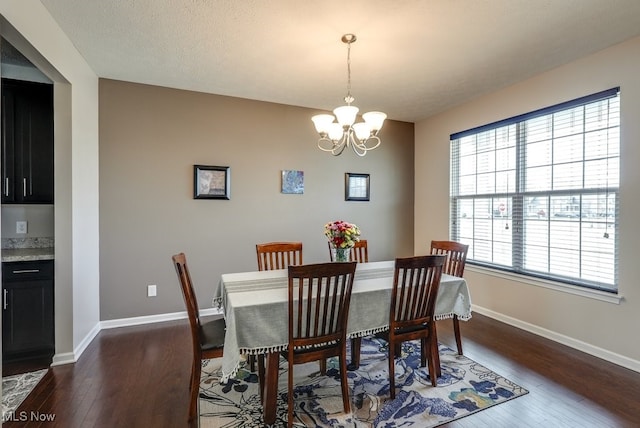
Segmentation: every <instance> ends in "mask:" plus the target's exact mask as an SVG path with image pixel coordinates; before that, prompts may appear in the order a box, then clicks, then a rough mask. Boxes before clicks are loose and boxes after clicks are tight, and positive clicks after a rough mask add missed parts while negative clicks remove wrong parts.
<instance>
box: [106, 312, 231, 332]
mask: <svg viewBox="0 0 640 428" xmlns="http://www.w3.org/2000/svg"><path fill="white" fill-rule="evenodd" d="M220 314H222V311H221V310H220V309H217V308H207V309H200V316H203V317H206V316H209V315H220ZM186 318H187V311H182V312H171V313H168V314H159V315H146V316H141V317H132V318H120V319H115V320H108V321H102V322H100V328H103V329H109V328H118V327H129V326H134V325H142V324H152V323H156V322H165V321H174V320H180V319H186Z"/></svg>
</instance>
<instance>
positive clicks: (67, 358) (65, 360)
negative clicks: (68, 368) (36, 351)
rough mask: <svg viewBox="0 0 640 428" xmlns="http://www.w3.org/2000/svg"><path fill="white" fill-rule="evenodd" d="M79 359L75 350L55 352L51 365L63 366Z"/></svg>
mask: <svg viewBox="0 0 640 428" xmlns="http://www.w3.org/2000/svg"><path fill="white" fill-rule="evenodd" d="M76 361H77V359H76V358H75V355H74V353H73V352H65V353H64V354H55V355H54V356H53V360H52V362H51V367H53V366H61V365H63V364H73V363H75V362H76Z"/></svg>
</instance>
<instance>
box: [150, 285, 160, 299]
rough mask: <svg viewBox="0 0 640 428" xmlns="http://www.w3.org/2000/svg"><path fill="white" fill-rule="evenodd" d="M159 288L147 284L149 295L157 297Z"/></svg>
mask: <svg viewBox="0 0 640 428" xmlns="http://www.w3.org/2000/svg"><path fill="white" fill-rule="evenodd" d="M157 292H158V290H157V287H156V286H155V285H147V297H156V296H157V295H158V294H157Z"/></svg>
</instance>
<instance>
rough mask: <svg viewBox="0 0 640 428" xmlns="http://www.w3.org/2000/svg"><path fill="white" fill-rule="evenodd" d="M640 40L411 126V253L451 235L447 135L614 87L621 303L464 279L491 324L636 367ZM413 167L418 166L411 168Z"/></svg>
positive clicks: (482, 276)
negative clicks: (617, 107) (616, 96)
mask: <svg viewBox="0 0 640 428" xmlns="http://www.w3.org/2000/svg"><path fill="white" fill-rule="evenodd" d="M638 76H640V38H635V39H633V40H630V41H627V42H626V43H622V44H620V45H617V46H615V47H612V48H610V49H607V50H604V51H601V52H599V53H597V54H595V55H592V56H589V57H586V58H583V59H581V60H578V61H575V62H572V63H570V64H567V65H566V66H563V67H560V68H557V69H555V70H553V71H550V72H548V73H545V74H541V75H539V76H537V77H534V78H532V79H529V80H527V81H524V82H522V83H520V84H517V85H514V86H512V87H509V88H506V89H504V90H501V91H498V92H496V93H493V94H489V95H487V96H484V97H480V98H478V99H476V100H473V101H471V102H468V103H466V104H464V105H461V106H459V107H458V108H455V109H452V110H450V111H447V112H445V113H443V114H440V115H438V116H436V117H432V118H429V119H427V120H424V121H422V122H420V123H417V124H416V155H415V162H416V194H415V209H416V214H415V218H416V224H415V251H416V253H421V252H424V251H425V250H424V249H425V246H426V245H428V243H429V241H430V240H431V239H436V238H444V239H446V238H447V237H448V230H449V228H448V206H449V205H448V195H449V189H448V186H437V185H434V183H447V182H448V179H449V162H448V159H449V135H450V134H452V133H455V132H459V131H464V130H466V129H470V128H473V127H475V126H479V125H483V124H486V123H491V122H494V121H497V120H500V119H505V118H508V117H512V116H515V115H519V114H522V113H526V112H529V111H533V110H536V109H539V108H542V107H546V106H550V105H553V104H556V103H559V102H563V101H568V100H571V99H574V98H578V97H581V96H583V95H588V94H591V93H595V92H598V91H601V90H605V89H609V88H612V87H615V86H620V87H621V115H622V116H621V125H622V142H621V143H622V156H621V159H622V160H621V175H622V176H621V186H620V201H621V202H620V218H619V219H620V228H621V234H620V241H619V252H620V283H619V290H620V293H621V294H622V295H623V296H624V299H623V300H622V302H621V303H620V304H614V303H607V302H603V301H599V300H593V299H590V298H586V297H580V296H576V295H572V294H567V293H563V292H559V291H555V290H551V289H547V288H543V287H540V286H535V285H532V284H531V283H527V282H516V281H513V280H509V279H505V278H501V277H496V276H492V275H487V274H486V273H480V272H479V271H477V270H474V269H473V267H470V268H468V270H467V271H466V273H465V276H466V277H467V279H468V281H469V283H470V286H471V289H472V299H473V303H474V305H475V306H476V307H477V309H478V310H480V311H483V312H485V313H487V314H489V315H491V316H494V317H496V318H498V319H502V320H504V321H507V322H510V323H512V324H514V325H517V326H519V327H522V328H526V329H528V330H531V331H534V332H536V333H538V334H543V335H545V336H548V337H550V338H553V339H555V340H559V341H561V342H564V343H566V344H568V345H570V346H573V347H576V348H579V349H583V350H585V351H587V352H590V353H592V354H595V355H599V356H601V357H604V358H607V359H609V360H612V361H614V362H617V363H619V364H622V365H625V366H627V367H630V368H633V369H634V370H637V371H640V344H639V342H638V341H637V340H636V339H637V328H638V325H640V287H639V286H638V278H640V264H639V263H638V262H637V256H638V254H639V252H640V251H639V250H640V248H639V247H638V243H639V242H640V228H639V227H638V226H637V217H638V213H640V197H639V196H638V195H639V191H640V190H639V189H640V175H639V172H640V171H639V168H638V164H640V145H639V144H638V141H640V120H638V118H639V117H640V79H638ZM418 165H419V166H420V167H418Z"/></svg>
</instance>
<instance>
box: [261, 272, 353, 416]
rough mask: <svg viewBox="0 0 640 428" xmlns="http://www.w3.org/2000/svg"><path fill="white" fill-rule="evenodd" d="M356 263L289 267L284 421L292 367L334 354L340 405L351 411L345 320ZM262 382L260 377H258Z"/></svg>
mask: <svg viewBox="0 0 640 428" xmlns="http://www.w3.org/2000/svg"><path fill="white" fill-rule="evenodd" d="M355 271H356V262H346V263H318V264H310V265H302V266H289V284H288V286H289V342H288V350H287V351H286V352H284V353H283V355H284V356H285V357H286V359H287V361H288V366H289V371H288V376H289V379H288V399H289V401H288V406H289V407H288V421H289V426H292V423H293V403H294V400H293V396H294V392H293V367H294V365H296V364H303V363H307V362H310V361H326V359H327V358H331V357H336V356H337V357H338V360H339V363H340V385H341V387H342V406H343V409H344V412H345V413H348V412H349V411H350V410H351V405H350V401H349V385H348V383H347V319H348V316H349V303H350V301H351V290H352V288H353V279H354V276H355ZM260 379H261V380H260V384H261V385H263V384H264V376H261V378H260Z"/></svg>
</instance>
